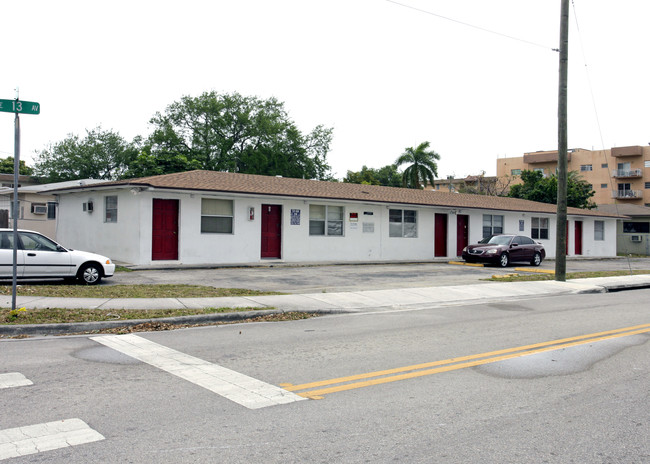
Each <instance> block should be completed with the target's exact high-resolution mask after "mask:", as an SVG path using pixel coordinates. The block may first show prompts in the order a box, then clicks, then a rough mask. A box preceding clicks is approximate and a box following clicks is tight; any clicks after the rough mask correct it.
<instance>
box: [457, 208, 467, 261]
mask: <svg viewBox="0 0 650 464" xmlns="http://www.w3.org/2000/svg"><path fill="white" fill-rule="evenodd" d="M467 245H469V216H468V215H466V214H459V215H458V216H456V256H460V255H462V254H463V248H465V247H466V246H467Z"/></svg>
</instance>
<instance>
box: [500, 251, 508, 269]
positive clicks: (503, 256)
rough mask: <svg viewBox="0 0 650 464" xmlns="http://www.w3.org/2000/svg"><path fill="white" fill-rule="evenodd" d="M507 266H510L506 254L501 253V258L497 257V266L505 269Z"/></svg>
mask: <svg viewBox="0 0 650 464" xmlns="http://www.w3.org/2000/svg"><path fill="white" fill-rule="evenodd" d="M508 264H510V258H509V257H508V253H501V256H500V257H499V266H501V267H506V266H507V265H508Z"/></svg>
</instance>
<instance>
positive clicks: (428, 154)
mask: <svg viewBox="0 0 650 464" xmlns="http://www.w3.org/2000/svg"><path fill="white" fill-rule="evenodd" d="M429 145H430V144H429V142H422V143H421V144H420V145H418V146H417V147H415V148H412V147H408V148H406V149H405V150H404V153H402V155H401V156H400V157H399V158H397V161H395V165H396V166H397V167H399V166H401V165H403V164H408V166H407V168H406V169H404V172H403V173H402V185H404V186H405V187H408V188H417V189H423V188H424V187H426V185H427V184H431V185H433V181H434V180H435V178H436V176H437V175H438V164H437V163H436V161H439V160H440V155H439V154H438V153H436V152H435V151H433V150H429Z"/></svg>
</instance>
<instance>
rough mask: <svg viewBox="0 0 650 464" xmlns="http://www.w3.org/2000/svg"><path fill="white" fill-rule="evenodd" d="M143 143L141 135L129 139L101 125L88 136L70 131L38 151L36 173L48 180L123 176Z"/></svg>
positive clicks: (89, 132)
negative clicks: (81, 135)
mask: <svg viewBox="0 0 650 464" xmlns="http://www.w3.org/2000/svg"><path fill="white" fill-rule="evenodd" d="M139 145H140V139H139V138H136V139H135V140H134V141H133V142H127V141H126V140H125V139H124V138H123V137H122V136H121V135H120V134H119V133H117V132H113V131H111V130H103V129H102V128H101V127H97V128H95V129H92V130H87V131H86V136H85V137H84V138H80V137H79V136H78V135H73V134H70V135H68V137H67V138H65V139H64V140H62V141H60V142H57V143H55V144H50V145H49V146H48V147H47V148H45V149H44V150H42V151H40V152H37V158H36V162H35V164H34V174H35V175H37V176H39V177H42V178H44V179H45V181H46V182H63V181H66V180H76V179H107V180H115V179H120V178H122V177H123V176H124V174H125V173H126V171H127V170H128V167H129V165H130V164H131V162H132V161H133V160H134V159H135V157H136V156H137V154H138V147H139Z"/></svg>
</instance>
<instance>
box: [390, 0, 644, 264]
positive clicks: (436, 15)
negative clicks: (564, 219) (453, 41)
mask: <svg viewBox="0 0 650 464" xmlns="http://www.w3.org/2000/svg"><path fill="white" fill-rule="evenodd" d="M386 1H387V2H389V3H393V4H395V5H398V6H401V7H403V8H408V9H411V10H414V11H417V12H420V13H424V14H427V15H430V16H435V17H437V18H440V19H444V20H446V21H451V22H453V23H456V24H460V25H462V26H466V27H471V28H473V29H477V30H480V31H483V32H487V33H490V34H494V35H498V36H501V37H504V38H507V39H510V40H515V41H518V42H522V43H526V44H528V45H533V46H535V47H540V48H545V49H549V50H551V51H554V52H559V51H560V50H559V48H553V47H549V46H547V45H542V44H539V43H536V42H532V41H530V40H526V39H521V38H518V37H514V36H511V35H508V34H504V33H502V32H497V31H494V30H491V29H487V28H484V27H481V26H476V25H474V24H470V23H466V22H464V21H460V20H457V19H454V18H450V17H448V16H444V15H441V14H438V13H434V12H432V11H427V10H424V9H422V8H418V7H415V6H412V5H407V4H404V3H400V2H398V1H395V0H386ZM571 5H572V8H573V17H574V21H575V24H576V31H577V33H578V41H579V43H580V49H581V52H582V58H583V62H584V63H585V66H584V67H585V75H586V79H587V85H588V87H589V91H590V94H591V101H592V105H593V110H594V114H595V118H596V125H597V127H598V135H599V138H600V144H601V151H602V153H603V157H604V159H605V161H606V163H604V164H607V166H608V171H609V172H608V177H609V185H610V188H611V189H612V192H613V191H614V179H613V177H612V172H611V170H610V169H609V162H608V160H607V155H606V153H605V143H604V141H603V131H602V127H601V124H600V117H599V114H598V107H597V105H596V97H595V94H594V88H593V85H592V83H591V76H590V73H589V68H588V65H587V58H586V53H585V47H584V42H583V40H582V35H581V33H580V25H579V23H578V14H577V11H576V6H575V0H571ZM614 206H615V210H616V215H617V216H620V212H619V209H618V203H617V200H615V202H614ZM627 263H628V268H629V271H630V274H631V273H632V264H631V262H630V257H629V256H627Z"/></svg>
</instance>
